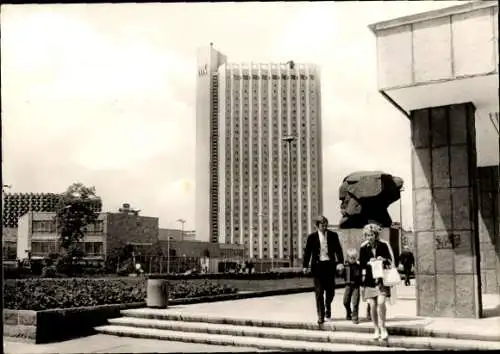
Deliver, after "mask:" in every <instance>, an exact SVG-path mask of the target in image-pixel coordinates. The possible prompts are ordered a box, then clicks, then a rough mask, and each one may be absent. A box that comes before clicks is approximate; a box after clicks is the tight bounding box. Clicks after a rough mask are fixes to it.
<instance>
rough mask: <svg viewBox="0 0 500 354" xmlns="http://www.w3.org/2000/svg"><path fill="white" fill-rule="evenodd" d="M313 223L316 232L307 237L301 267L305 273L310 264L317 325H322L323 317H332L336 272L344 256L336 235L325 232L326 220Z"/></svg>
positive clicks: (331, 232)
mask: <svg viewBox="0 0 500 354" xmlns="http://www.w3.org/2000/svg"><path fill="white" fill-rule="evenodd" d="M314 222H315V226H316V231H315V232H313V233H312V234H310V235H309V236H308V237H307V242H306V248H305V250H304V263H303V266H304V272H307V270H308V268H309V262H310V263H311V274H312V276H313V279H314V291H315V294H316V310H317V311H318V323H319V324H322V323H324V322H325V317H326V318H327V319H330V318H331V316H332V302H333V297H334V295H335V276H336V270H338V271H342V269H343V266H344V254H343V252H342V246H341V245H340V241H339V236H338V234H337V233H336V232H333V231H330V230H327V228H328V219H327V218H325V217H324V216H320V217H318V218H316V219H315V220H314ZM335 256H336V257H335ZM323 293H325V297H326V298H325V299H324V298H323Z"/></svg>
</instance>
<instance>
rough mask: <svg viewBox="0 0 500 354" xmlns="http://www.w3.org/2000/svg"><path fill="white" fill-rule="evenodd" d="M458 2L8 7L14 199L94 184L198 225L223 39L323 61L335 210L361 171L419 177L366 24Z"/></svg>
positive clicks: (240, 55)
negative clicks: (208, 65) (206, 113)
mask: <svg viewBox="0 0 500 354" xmlns="http://www.w3.org/2000/svg"><path fill="white" fill-rule="evenodd" d="M454 3H456V2H453V3H448V4H438V2H412V3H408V2H404V3H401V2H400V3H398V2H391V3H381V2H378V3H370V2H366V3H362V4H361V3H356V2H344V3H339V2H335V3H333V2H320V3H310V2H309V3H308V2H298V3H278V2H277V3H266V4H263V3H240V4H228V3H220V4H216V3H210V4H209V3H198V4H188V3H186V4H180V3H178V4H154V3H148V4H140V5H139V4H92V5H88V4H78V5H22V6H2V12H1V22H2V36H1V44H2V61H1V65H2V118H3V119H2V131H3V137H2V138H3V139H2V143H3V146H2V147H3V163H4V166H3V167H4V169H3V177H4V181H5V182H6V183H9V184H13V191H14V192H16V191H17V192H30V191H33V192H42V191H45V192H52V191H56V192H57V191H63V190H64V189H65V188H66V187H67V186H68V185H70V184H71V183H73V182H75V181H81V182H83V183H85V184H89V185H95V186H96V189H97V191H98V193H99V194H100V195H101V196H102V197H103V200H104V208H105V210H116V209H118V208H119V207H120V205H121V204H122V203H123V202H129V203H131V205H132V206H133V207H135V208H138V209H141V210H142V214H143V215H153V216H158V217H160V225H162V226H165V225H166V226H170V227H174V226H175V227H177V225H176V223H175V220H176V219H178V218H181V217H182V218H183V219H186V220H187V224H186V228H194V227H195V225H194V203H195V200H194V187H195V186H194V182H193V181H194V173H195V168H194V160H195V156H194V154H195V132H196V127H195V89H196V86H195V73H196V64H195V63H196V58H195V54H196V48H197V47H198V46H201V45H206V44H208V43H209V42H214V43H215V45H216V47H217V48H218V49H220V50H221V51H222V52H224V53H225V54H227V55H228V57H229V60H230V61H233V62H238V61H247V62H248V61H256V62H257V61H278V62H284V61H287V60H290V59H294V60H295V61H304V62H311V63H317V64H318V65H320V66H321V69H322V106H323V113H322V120H323V142H324V171H325V172H324V175H325V178H324V195H325V197H324V199H325V201H326V202H325V206H326V213H327V214H335V213H336V212H337V210H338V204H337V199H338V196H337V188H338V185H339V183H340V181H341V179H342V178H343V177H344V176H345V175H346V174H347V173H350V172H352V170H355V169H366V168H372V167H373V168H377V169H385V170H387V171H388V172H391V173H395V174H399V175H400V176H401V177H403V178H405V179H406V178H409V141H408V137H409V128H408V125H407V124H408V123H407V121H406V120H405V119H404V118H402V117H401V115H400V113H399V112H397V111H396V110H395V109H394V108H393V107H392V106H390V105H389V104H388V103H387V102H385V101H384V100H383V99H382V98H381V97H380V96H379V95H378V93H377V92H376V67H375V65H376V61H375V40H374V37H373V34H372V33H371V32H370V31H369V30H368V28H367V27H366V26H367V25H368V24H369V23H372V22H376V21H381V20H386V19H389V18H391V17H397V16H402V15H406V14H410V13H415V12H418V11H425V10H427V9H432V8H438V7H444V6H449V5H453V4H454ZM361 8H362V10H361ZM410 201H411V200H409V199H408V201H406V200H405V203H407V205H408V206H409V205H410ZM406 209H408V210H409V209H410V208H406ZM410 214H411V213H410ZM406 219H407V220H410V219H409V218H406ZM172 220H174V221H172Z"/></svg>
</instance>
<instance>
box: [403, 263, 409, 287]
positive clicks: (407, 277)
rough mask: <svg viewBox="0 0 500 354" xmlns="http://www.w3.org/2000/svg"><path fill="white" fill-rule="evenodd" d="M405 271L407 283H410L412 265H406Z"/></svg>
mask: <svg viewBox="0 0 500 354" xmlns="http://www.w3.org/2000/svg"><path fill="white" fill-rule="evenodd" d="M404 272H405V285H410V278H411V266H410V267H404Z"/></svg>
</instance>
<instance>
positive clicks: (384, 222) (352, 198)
mask: <svg viewBox="0 0 500 354" xmlns="http://www.w3.org/2000/svg"><path fill="white" fill-rule="evenodd" d="M402 187H403V179H402V178H400V177H396V176H392V175H390V174H388V173H384V172H380V171H358V172H354V173H351V174H350V175H348V176H347V177H345V178H344V180H343V182H342V184H341V185H340V188H339V199H340V201H341V204H340V211H341V213H342V219H341V220H340V223H339V224H340V227H341V228H343V229H354V228H362V227H364V226H365V225H366V224H368V223H369V222H377V223H378V224H380V225H381V226H382V227H390V226H391V224H392V220H391V217H390V215H389V213H388V211H387V208H388V207H389V205H391V204H392V203H394V202H395V201H397V200H398V199H399V198H400V197H401V188H402Z"/></svg>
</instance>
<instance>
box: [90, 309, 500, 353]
mask: <svg viewBox="0 0 500 354" xmlns="http://www.w3.org/2000/svg"><path fill="white" fill-rule="evenodd" d="M122 314H123V315H124V317H120V318H114V319H110V320H109V323H110V324H109V325H106V326H101V327H97V328H96V330H97V331H98V332H101V333H106V334H113V335H119V336H130V337H140V338H154V339H164V340H174V341H183V342H193V343H205V344H217V345H230V346H245V347H248V346H251V347H254V348H259V349H271V350H285V351H290V350H296V351H310V350H314V351H316V350H317V351H339V350H377V351H378V350H395V349H399V350H401V349H410V350H411V349H427V350H428V349H434V350H436V349H437V350H452V349H460V350H465V349H470V350H478V349H479V350H486V349H500V343H499V342H491V341H478V340H467V339H452V338H437V337H430V336H411V335H410V336H405V335H391V336H390V337H389V339H388V340H387V341H376V340H373V338H372V332H373V330H372V329H371V328H370V327H368V326H360V325H354V324H352V325H351V326H348V325H347V324H345V325H346V327H345V328H344V329H340V328H332V323H326V324H325V325H324V326H322V328H319V326H318V325H317V324H312V323H303V324H302V325H303V326H299V324H298V323H295V326H294V324H293V323H292V324H290V323H288V324H286V323H280V322H272V323H263V322H259V321H249V320H241V319H236V318H232V319H228V318H222V317H213V316H212V317H209V316H206V317H204V316H194V315H182V316H181V315H179V314H175V313H165V312H162V311H157V310H152V309H136V310H124V311H122ZM269 324H274V325H269ZM287 325H288V326H287ZM309 326H311V327H309ZM335 326H336V327H338V326H337V324H335ZM297 327H299V328H297ZM300 327H302V328H300ZM304 327H305V328H304Z"/></svg>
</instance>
